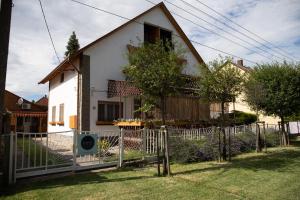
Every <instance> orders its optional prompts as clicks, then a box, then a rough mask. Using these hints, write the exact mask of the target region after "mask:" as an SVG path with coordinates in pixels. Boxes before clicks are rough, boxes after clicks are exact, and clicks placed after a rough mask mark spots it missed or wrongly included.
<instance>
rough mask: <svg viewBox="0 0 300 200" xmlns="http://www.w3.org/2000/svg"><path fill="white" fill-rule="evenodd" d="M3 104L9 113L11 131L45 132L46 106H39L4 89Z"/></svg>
mask: <svg viewBox="0 0 300 200" xmlns="http://www.w3.org/2000/svg"><path fill="white" fill-rule="evenodd" d="M4 106H5V109H6V110H7V112H9V113H11V123H10V125H11V131H13V132H27V133H28V132H35V133H36V132H46V131H47V106H40V105H37V104H35V103H32V102H30V101H27V100H26V99H24V98H22V97H20V96H18V95H16V94H13V93H11V92H9V91H7V90H5V94H4Z"/></svg>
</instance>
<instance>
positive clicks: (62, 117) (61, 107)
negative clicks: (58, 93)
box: [59, 103, 65, 122]
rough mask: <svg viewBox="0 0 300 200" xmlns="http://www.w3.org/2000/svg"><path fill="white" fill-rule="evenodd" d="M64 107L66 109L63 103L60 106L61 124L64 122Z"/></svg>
mask: <svg viewBox="0 0 300 200" xmlns="http://www.w3.org/2000/svg"><path fill="white" fill-rule="evenodd" d="M64 107H65V105H64V104H63V103H62V104H60V105H59V121H60V122H63V121H64Z"/></svg>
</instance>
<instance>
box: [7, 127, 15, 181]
mask: <svg viewBox="0 0 300 200" xmlns="http://www.w3.org/2000/svg"><path fill="white" fill-rule="evenodd" d="M9 137H10V145H9V171H8V184H13V183H15V178H14V176H13V169H14V162H13V161H14V152H13V151H14V134H13V133H12V132H11V133H10V134H9Z"/></svg>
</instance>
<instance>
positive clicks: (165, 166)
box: [160, 95, 169, 175]
mask: <svg viewBox="0 0 300 200" xmlns="http://www.w3.org/2000/svg"><path fill="white" fill-rule="evenodd" d="M165 100H166V99H165V96H163V95H162V96H161V97H160V110H161V118H162V125H163V126H165V125H166V116H165V115H166V111H165V108H166V101H165ZM165 134H166V133H165V132H164V133H163V143H164V148H163V155H164V157H163V175H167V174H169V172H168V169H169V166H168V162H167V161H168V159H169V158H167V156H168V152H167V151H166V149H168V148H167V147H166V145H168V143H169V142H168V141H167V140H168V137H166V136H165Z"/></svg>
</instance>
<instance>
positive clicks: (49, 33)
mask: <svg viewBox="0 0 300 200" xmlns="http://www.w3.org/2000/svg"><path fill="white" fill-rule="evenodd" d="M38 1H39V2H40V7H41V10H42V13H43V17H44V21H45V25H46V28H47V31H48V35H49V37H50V40H51V44H52V47H53V50H54V53H55V55H56V58H57V60H58V62H59V63H60V59H59V57H58V53H57V51H56V49H55V45H54V42H53V39H52V36H51V32H50V29H49V26H48V23H47V20H46V15H45V12H44V9H43V5H42V2H41V0H38Z"/></svg>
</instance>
